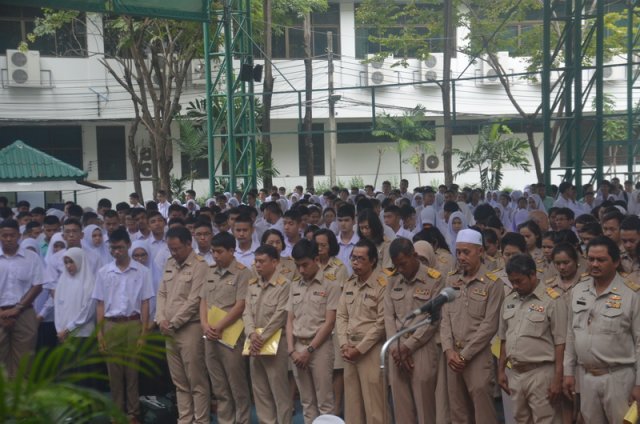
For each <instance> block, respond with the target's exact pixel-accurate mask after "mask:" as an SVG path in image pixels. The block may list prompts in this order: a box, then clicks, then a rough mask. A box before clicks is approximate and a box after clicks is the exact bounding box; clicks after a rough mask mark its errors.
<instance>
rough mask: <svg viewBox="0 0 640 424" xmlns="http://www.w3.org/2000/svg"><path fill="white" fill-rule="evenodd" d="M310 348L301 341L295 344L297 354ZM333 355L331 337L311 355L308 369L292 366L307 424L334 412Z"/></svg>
mask: <svg viewBox="0 0 640 424" xmlns="http://www.w3.org/2000/svg"><path fill="white" fill-rule="evenodd" d="M309 341H310V340H309ZM308 346H309V344H308V343H301V342H300V341H299V340H296V342H295V349H296V351H297V352H303V351H305V350H306V349H307V347H308ZM333 355H334V350H333V340H332V339H331V337H329V338H328V339H327V340H326V341H325V342H324V343H323V344H322V345H320V346H319V347H318V348H317V349H316V350H315V351H314V352H313V353H312V354H311V358H310V359H309V363H308V364H307V368H306V369H300V368H298V367H297V366H296V365H295V364H293V363H292V364H291V367H292V368H293V376H294V377H295V379H296V384H297V385H298V391H299V392H300V403H302V414H303V416H304V422H305V424H311V422H312V421H313V420H314V419H315V418H316V417H318V416H319V415H323V414H331V413H332V412H333Z"/></svg>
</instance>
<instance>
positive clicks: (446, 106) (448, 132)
mask: <svg viewBox="0 0 640 424" xmlns="http://www.w3.org/2000/svg"><path fill="white" fill-rule="evenodd" d="M452 4H453V2H452V1H445V2H444V8H443V12H444V33H445V34H446V35H445V37H444V51H443V54H442V62H443V63H442V74H443V78H442V87H441V89H442V123H443V126H444V148H443V149H442V165H443V168H444V183H445V184H446V185H450V184H453V164H452V156H453V130H452V128H451V124H452V122H451V80H450V78H451V56H452V55H453V40H454V37H455V32H454V22H453V5H452Z"/></svg>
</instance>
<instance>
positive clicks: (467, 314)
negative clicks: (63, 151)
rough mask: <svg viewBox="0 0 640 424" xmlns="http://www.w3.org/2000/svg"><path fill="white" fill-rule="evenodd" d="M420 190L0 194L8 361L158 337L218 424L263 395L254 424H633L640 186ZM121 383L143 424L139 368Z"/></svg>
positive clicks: (123, 399)
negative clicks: (59, 198)
mask: <svg viewBox="0 0 640 424" xmlns="http://www.w3.org/2000/svg"><path fill="white" fill-rule="evenodd" d="M408 188H409V187H408V182H407V181H406V180H402V181H401V182H400V187H399V188H397V189H395V188H392V185H391V184H390V183H389V182H388V181H385V182H383V183H382V190H381V191H376V190H375V188H374V187H373V186H369V185H368V186H366V187H362V188H360V187H352V188H351V189H350V190H349V189H340V188H338V187H334V188H333V189H332V190H331V191H327V192H325V193H321V194H318V195H316V194H315V193H313V191H310V192H306V193H305V191H304V190H303V187H301V186H297V187H295V189H294V190H293V191H292V192H291V193H288V192H287V190H286V189H285V188H284V187H280V188H278V187H274V188H273V189H270V190H267V189H262V190H260V191H257V190H253V191H250V192H249V193H248V194H246V195H245V196H243V194H242V193H241V192H237V193H233V194H232V193H219V194H217V195H216V196H215V197H214V198H211V199H208V200H207V201H206V202H203V203H202V204H199V203H198V202H197V201H196V194H195V192H193V191H188V192H187V193H186V200H185V202H184V204H181V203H180V202H179V201H176V200H174V201H173V202H171V201H169V196H168V193H167V192H165V191H163V190H160V191H158V192H157V193H156V196H155V200H154V201H148V202H146V204H142V203H141V201H140V196H139V195H138V194H137V193H132V194H131V195H130V198H129V201H128V202H120V203H117V204H116V205H115V207H113V205H112V203H111V201H110V200H108V199H101V200H100V201H99V202H98V204H97V207H96V209H95V210H94V209H92V208H90V207H85V208H83V207H82V206H80V205H77V204H74V203H73V202H67V203H66V204H65V206H64V210H59V209H54V208H52V209H49V210H45V209H43V208H40V207H34V208H31V205H29V203H28V202H25V201H22V202H18V203H17V204H16V205H15V207H14V208H11V207H9V205H8V202H7V199H6V198H0V218H1V219H2V221H1V222H0V243H1V248H2V249H1V252H0V367H2V368H3V369H4V372H6V373H7V375H8V376H9V377H12V376H15V375H16V372H17V370H18V366H19V363H20V359H21V358H23V357H24V356H26V355H29V354H31V353H33V352H34V351H35V350H36V349H43V348H47V347H51V346H54V345H56V344H60V343H66V342H67V341H68V340H71V339H76V338H87V337H91V336H92V334H97V339H98V346H99V349H100V350H101V351H105V352H108V351H110V350H111V349H114V348H115V347H116V344H117V345H118V346H119V347H121V345H125V346H131V347H135V345H136V343H138V341H139V339H140V337H141V336H142V335H145V334H148V333H151V332H158V333H160V334H162V335H164V337H165V340H166V363H165V364H166V367H167V368H168V375H166V376H164V377H166V379H167V380H169V379H170V382H171V387H172V389H173V390H175V393H176V399H177V400H176V402H177V409H178V415H179V417H178V422H179V423H183V424H186V423H209V422H210V419H211V412H212V400H215V409H214V412H215V414H216V415H217V421H218V422H219V423H249V422H250V415H251V413H250V411H251V407H252V404H253V405H255V409H256V413H257V416H258V421H259V422H260V423H281V424H282V423H290V422H291V421H292V416H293V412H294V399H295V398H297V397H298V396H299V399H300V403H301V405H302V414H303V417H304V421H305V423H308V424H309V423H312V422H313V421H314V420H315V419H316V418H318V417H319V416H322V415H329V414H332V415H336V416H342V417H344V420H345V422H346V423H348V424H359V423H363V424H364V423H366V424H375V423H388V422H391V420H392V417H393V419H394V420H395V422H397V423H425V424H431V423H438V424H441V423H442V424H444V423H454V424H457V423H460V424H462V423H471V422H475V423H478V424H485V423H495V422H498V416H499V415H501V414H500V413H498V412H497V411H496V406H495V405H496V404H498V405H499V403H496V402H495V400H496V398H497V397H500V396H502V405H503V407H504V411H503V412H502V414H504V418H505V420H506V422H518V423H530V422H535V423H573V422H584V423H587V424H590V423H593V424H602V423H616V424H617V423H620V422H622V419H623V416H624V415H625V413H626V412H627V410H628V408H629V405H630V403H631V402H632V401H637V400H640V373H639V372H638V370H637V368H638V365H639V364H640V357H639V355H640V294H639V293H638V291H639V289H640V271H639V270H640V243H639V242H640V217H638V212H640V202H639V201H638V200H639V191H637V190H635V189H634V187H633V184H632V183H631V182H625V183H624V185H621V184H620V181H619V180H617V179H612V180H611V181H601V182H599V184H598V186H597V187H593V186H591V185H585V186H584V187H582V190H581V192H582V193H583V196H584V197H583V199H576V197H577V194H576V193H577V191H576V188H575V187H574V186H572V184H571V183H569V182H563V183H561V184H560V185H559V187H555V186H552V187H545V185H544V184H534V185H531V186H527V187H526V188H525V190H523V191H518V190H515V191H511V192H506V191H502V192H500V191H489V192H483V191H482V190H480V189H472V188H460V187H458V186H457V185H455V184H454V185H451V186H444V185H441V186H439V187H437V188H435V187H428V186H427V187H417V188H415V189H414V190H413V192H410V191H409V190H408ZM446 287H450V288H453V289H454V291H453V293H456V296H455V298H454V299H453V300H452V301H450V302H449V303H447V304H445V305H444V306H443V308H442V311H441V312H440V313H438V314H437V316H435V314H434V316H433V318H434V323H433V324H432V325H428V326H422V327H420V328H418V329H415V330H414V331H412V332H409V333H407V334H404V335H403V336H402V337H400V338H399V339H398V342H397V343H393V344H392V345H391V347H390V349H389V358H388V364H387V367H386V368H387V372H388V379H387V378H385V375H384V374H383V373H382V372H381V371H380V365H381V364H380V353H381V349H382V345H383V343H384V342H385V341H386V340H387V339H388V338H390V337H392V336H394V335H395V334H397V333H398V332H399V331H401V330H402V329H403V328H406V327H408V326H411V325H413V324H415V323H417V322H419V321H421V320H422V319H423V318H424V317H423V316H413V317H411V316H410V315H409V314H410V313H411V312H412V311H414V310H416V308H420V307H421V306H424V305H425V304H426V303H427V302H429V301H431V300H433V299H434V298H435V297H436V296H438V294H439V293H440V292H441V291H442V290H443V289H445V288H446ZM113 334H118V337H114V336H113ZM107 373H108V381H109V391H110V392H111V396H112V397H113V400H114V402H115V403H116V404H117V405H118V407H119V408H121V409H122V411H123V412H124V413H126V414H127V415H128V417H129V418H130V421H131V422H132V423H136V422H139V419H140V413H141V410H140V401H139V395H140V387H139V386H140V383H139V375H138V372H137V371H136V369H133V368H130V367H127V366H125V365H123V364H120V363H109V364H108V365H107ZM160 377H161V378H162V377H163V376H160ZM87 384H91V383H90V382H89V383H87ZM389 390H390V392H389ZM389 393H390V397H389ZM389 398H390V399H391V401H390V402H388V399H389Z"/></svg>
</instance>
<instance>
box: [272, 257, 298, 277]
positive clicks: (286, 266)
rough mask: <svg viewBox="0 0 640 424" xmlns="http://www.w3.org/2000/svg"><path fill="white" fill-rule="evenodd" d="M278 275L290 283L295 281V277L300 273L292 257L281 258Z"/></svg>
mask: <svg viewBox="0 0 640 424" xmlns="http://www.w3.org/2000/svg"><path fill="white" fill-rule="evenodd" d="M276 273H280V274H282V275H283V276H284V277H285V278H286V279H287V280H289V281H291V280H293V277H294V276H295V275H296V274H297V273H298V271H297V269H296V263H295V262H294V260H293V258H292V257H290V256H281V257H280V263H279V264H278V269H277V270H276Z"/></svg>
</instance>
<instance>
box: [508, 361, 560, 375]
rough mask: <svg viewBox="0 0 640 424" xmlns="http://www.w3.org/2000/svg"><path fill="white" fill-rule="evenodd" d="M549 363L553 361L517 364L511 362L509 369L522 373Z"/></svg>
mask: <svg viewBox="0 0 640 424" xmlns="http://www.w3.org/2000/svg"><path fill="white" fill-rule="evenodd" d="M550 364H553V362H521V363H518V364H514V363H511V369H512V370H514V371H516V372H519V373H524V372H529V371H531V370H535V369H536V368H540V367H543V366H545V365H550Z"/></svg>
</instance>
